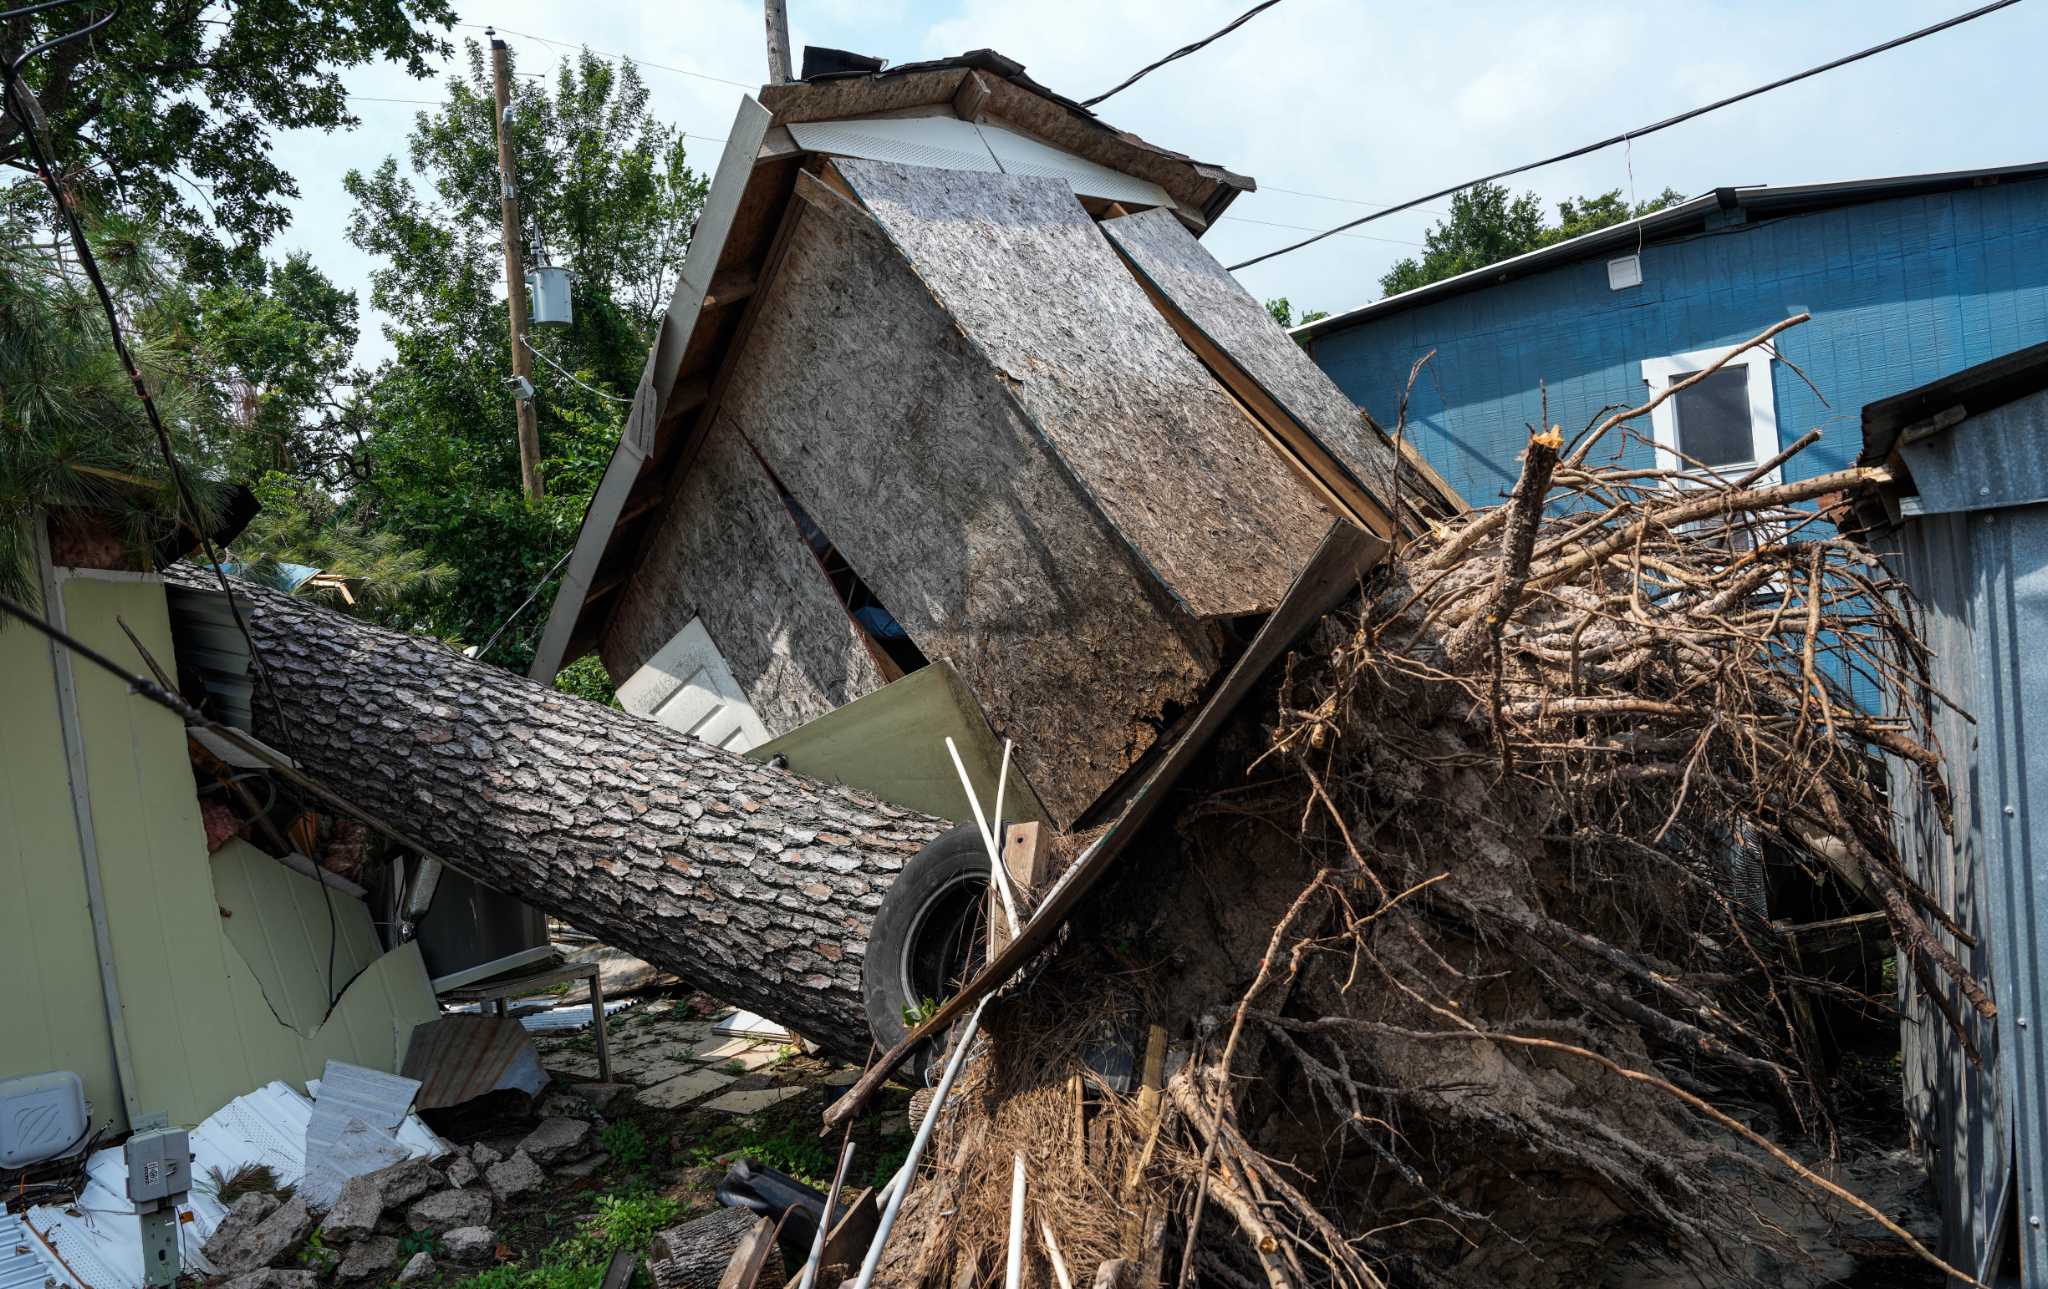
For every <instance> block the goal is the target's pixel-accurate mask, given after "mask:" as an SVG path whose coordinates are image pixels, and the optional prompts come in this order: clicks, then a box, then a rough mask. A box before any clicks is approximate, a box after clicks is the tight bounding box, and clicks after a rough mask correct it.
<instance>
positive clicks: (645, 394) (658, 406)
mask: <svg viewBox="0 0 2048 1289" xmlns="http://www.w3.org/2000/svg"><path fill="white" fill-rule="evenodd" d="M773 122H774V117H773V116H772V115H771V114H770V113H769V111H768V109H767V108H765V107H762V106H761V104H760V103H758V102H756V101H755V100H754V98H753V97H752V96H751V95H749V96H747V97H744V98H742V99H741V100H740V106H739V111H738V112H737V113H735V114H734V116H733V122H732V129H731V130H730V131H729V132H728V133H727V136H726V145H725V152H724V154H723V155H721V156H720V157H719V159H718V171H717V173H716V174H715V175H713V176H712V180H711V191H710V192H709V193H708V194H706V196H705V198H704V208H703V210H702V211H700V212H699V213H698V216H697V229H696V232H695V233H694V234H693V235H692V236H691V238H690V246H689V249H688V250H687V251H685V252H684V254H683V271H682V273H681V275H680V276H679V277H678V278H677V279H676V289H675V293H674V294H673V295H672V296H671V297H670V298H669V303H668V312H667V314H665V315H664V316H663V318H662V320H661V325H660V327H659V329H658V330H657V331H656V333H655V340H654V346H653V348H652V350H651V351H650V352H649V353H648V355H647V365H646V367H645V368H644V369H642V371H641V373H640V387H639V389H637V390H636V391H635V392H634V395H633V406H632V408H631V409H630V410H629V411H628V412H627V415H626V424H625V428H624V429H623V430H622V431H621V433H620V435H619V445H618V447H617V448H615V449H613V451H612V459H611V463H610V464H609V465H607V466H606V467H605V472H604V479H603V481H602V482H600V483H599V484H598V486H597V492H596V493H595V494H593V495H592V496H591V499H590V506H589V508H588V509H586V510H585V511H584V512H583V526H582V528H581V529H580V530H579V531H578V532H577V534H576V548H575V551H574V552H573V553H572V554H571V555H570V556H569V567H568V568H567V570H565V571H564V572H563V574H562V584H561V587H560V589H559V590H557V591H556V592H555V602H554V605H553V607H552V608H551V609H550V610H549V612H548V622H547V627H546V628H545V629H544V630H543V631H542V633H541V640H540V647H539V648H538V649H537V650H536V651H535V652H534V655H533V665H532V666H531V667H529V668H528V669H527V672H526V674H527V676H528V677H530V678H531V679H534V680H538V681H541V682H543V683H548V682H551V681H553V680H554V678H555V673H556V672H558V671H560V670H561V667H562V658H563V655H564V654H565V653H567V652H568V649H569V640H570V637H571V636H572V635H573V634H574V632H575V630H576V621H577V619H578V618H579V617H580V616H581V615H582V612H583V601H584V597H585V596H586V595H588V594H589V592H590V585H591V579H592V578H593V577H594V576H596V573H597V567H598V564H599V562H600V561H601V560H602V559H603V557H604V552H605V547H606V546H608V545H609V544H610V543H611V537H612V531H613V529H614V528H615V527H616V526H617V525H618V522H619V512H620V511H622V510H623V509H624V508H625V505H626V496H627V494H628V493H630V492H631V491H632V490H633V483H634V481H635V480H636V479H638V478H639V475H640V464H641V462H642V461H644V460H645V459H646V457H647V453H648V452H649V451H650V450H651V449H652V448H653V446H654V430H655V427H656V426H657V425H659V424H660V423H661V412H662V407H663V405H664V404H665V403H667V401H668V397H669V393H670V391H671V390H672V389H673V388H674V386H675V380H676V371H677V369H678V368H679V367H680V366H681V365H682V361H683V352H684V351H685V350H686V349H688V348H689V344H690V335H691V333H692V332H694V331H695V330H696V329H697V319H698V316H699V315H700V314H701V313H702V312H703V310H704V296H705V294H706V293H707V292H708V291H709V290H710V288H711V276H712V274H713V273H714V272H716V271H717V268H718V260H719V257H720V255H721V254H722V253H723V252H724V250H725V240H726V238H727V237H728V236H729V235H730V234H731V232H732V225H733V220H734V218H735V217H736V216H737V215H738V214H739V208H740V199H741V198H742V197H743V196H744V195H745V193H746V190H747V180H748V178H749V177H751V176H752V174H753V172H754V163H755V160H756V157H757V155H758V153H759V152H760V150H761V144H762V142H763V141H764V140H765V139H766V138H767V135H768V128H769V126H770V125H771V124H773Z"/></svg>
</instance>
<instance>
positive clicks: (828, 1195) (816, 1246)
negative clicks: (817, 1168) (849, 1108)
mask: <svg viewBox="0 0 2048 1289" xmlns="http://www.w3.org/2000/svg"><path fill="white" fill-rule="evenodd" d="M852 1162H853V1141H852V1139H851V1138H849V1139H848V1140H847V1142H846V1145H844V1146H843V1147H841V1148H840V1151H839V1168H838V1171H836V1172H834V1173H833V1174H832V1189H831V1190H829V1191H827V1192H825V1211H824V1212H822V1213H820V1214H819V1215H818V1233H817V1234H816V1235H815V1236H812V1237H811V1256H810V1257H809V1258H808V1259H806V1260H805V1262H804V1278H803V1280H802V1281H801V1282H800V1283H799V1284H798V1285H797V1289H812V1286H813V1285H815V1284H817V1282H818V1261H819V1259H821V1258H823V1257H824V1256H825V1234H826V1232H827V1231H829V1230H831V1228H832V1210H833V1209H834V1208H836V1207H838V1204H839V1192H840V1190H841V1188H843V1187H844V1186H845V1185H846V1166H847V1165H848V1164H851V1163H852Z"/></svg>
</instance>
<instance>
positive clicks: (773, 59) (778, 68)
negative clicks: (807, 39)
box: [761, 0, 792, 85]
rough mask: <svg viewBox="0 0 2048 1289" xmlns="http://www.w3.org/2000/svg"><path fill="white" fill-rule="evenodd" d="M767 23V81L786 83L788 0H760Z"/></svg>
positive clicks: (787, 76) (787, 63) (787, 81)
mask: <svg viewBox="0 0 2048 1289" xmlns="http://www.w3.org/2000/svg"><path fill="white" fill-rule="evenodd" d="M761 7H762V10H763V17H765V18H766V19H767V24H768V83H769V84H770V85H787V84H788V83H789V82H790V80H791V79H792V78H791V76H790V74H789V0H762V6H761Z"/></svg>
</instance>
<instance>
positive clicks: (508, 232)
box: [484, 27, 543, 501]
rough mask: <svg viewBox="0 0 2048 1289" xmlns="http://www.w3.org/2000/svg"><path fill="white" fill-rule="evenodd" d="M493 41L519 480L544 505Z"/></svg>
mask: <svg viewBox="0 0 2048 1289" xmlns="http://www.w3.org/2000/svg"><path fill="white" fill-rule="evenodd" d="M484 34H485V35H486V36H489V37H490V38H491V81H492V85H493V88H494V89H495V90H496V91H497V95H496V96H497V101H498V111H497V119H498V220H499V224H500V226H501V230H502V232H503V235H504V240H505V307H506V310H507V312H509V313H510V314H511V315H512V375H513V378H514V383H515V385H516V386H517V389H516V390H515V391H514V394H515V397H516V402H517V405H518V408H519V481H520V483H521V485H522V486H523V487H524V488H525V489H526V499H527V500H528V501H538V500H539V499H540V497H541V494H542V491H543V489H542V487H541V481H540V425H539V423H538V422H537V421H536V420H535V419H534V411H533V355H532V353H531V352H529V351H528V350H527V348H526V266H525V263H524V262H523V260H522V258H521V256H520V253H519V185H518V183H517V181H516V180H515V179H514V175H515V174H516V173H517V172H516V171H514V169H513V167H512V133H511V131H510V130H508V129H507V128H506V124H505V113H506V110H507V109H508V108H510V107H511V105H512V74H511V72H510V71H509V70H508V69H507V67H506V65H505V64H506V59H507V58H508V57H509V54H508V53H507V51H506V49H505V42H504V41H502V40H500V39H498V35H497V33H496V32H494V31H492V30H491V29H490V28H488V27H486V28H484Z"/></svg>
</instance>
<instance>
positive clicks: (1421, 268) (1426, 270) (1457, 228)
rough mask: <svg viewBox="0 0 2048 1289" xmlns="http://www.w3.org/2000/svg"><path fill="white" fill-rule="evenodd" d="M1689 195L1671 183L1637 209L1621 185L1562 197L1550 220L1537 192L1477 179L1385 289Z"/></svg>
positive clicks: (1411, 285)
mask: <svg viewBox="0 0 2048 1289" xmlns="http://www.w3.org/2000/svg"><path fill="white" fill-rule="evenodd" d="M1683 200H1685V199H1684V198H1683V197H1682V196H1680V195H1679V194H1678V193H1676V192H1673V191H1672V190H1671V189H1669V188H1666V189H1665V190H1664V191H1663V192H1662V193H1661V194H1659V195H1658V196H1656V197H1653V198H1651V199H1650V200H1648V201H1645V202H1639V203H1637V204H1636V205H1635V207H1634V208H1633V209H1631V208H1630V206H1629V204H1628V203H1627V202H1626V201H1623V200H1622V196H1621V190H1620V189H1619V188H1616V189H1614V190H1613V191H1611V192H1605V193H1601V194H1599V195H1598V196H1594V197H1576V198H1572V199H1570V200H1567V201H1561V202H1559V203H1558V206H1557V210H1558V222H1557V223H1556V224H1551V223H1548V222H1547V221H1546V220H1545V218H1544V215H1543V204H1542V203H1541V202H1539V201H1538V200H1537V199H1536V194H1535V193H1533V192H1525V193H1523V194H1522V195H1521V196H1519V197H1516V196H1513V195H1512V194H1510V193H1509V192H1508V190H1507V188H1505V187H1504V186H1502V185H1500V184H1492V183H1482V184H1474V185H1473V186H1472V187H1470V188H1467V189H1465V190H1464V191H1463V192H1460V193H1458V194H1456V195H1455V196H1453V197H1452V198H1451V214H1450V218H1448V219H1446V220H1444V221H1442V222H1439V223H1438V224H1436V225H1435V226H1433V227H1432V228H1431V229H1430V230H1429V231H1428V232H1426V233H1424V234H1423V237H1422V241H1423V251H1422V256H1421V258H1419V259H1418V258H1416V257H1414V256H1409V257H1407V258H1404V259H1401V260H1397V261H1395V263H1394V266H1393V267H1392V268H1390V269H1388V270H1387V272H1386V273H1385V274H1384V275H1382V276H1381V278H1380V292H1381V294H1383V295H1399V294H1400V293H1401V292H1403V291H1413V290H1414V289H1415V288H1417V287H1420V286H1427V285H1429V284H1430V283H1431V282H1437V281H1441V280H1442V279H1444V278H1447V277H1455V276H1457V275H1458V274H1460V273H1469V272H1471V271H1472V270H1473V269H1480V268H1485V267H1486V266H1487V265H1489V264H1498V263H1499V262H1500V261H1502V260H1504V259H1508V258H1510V257H1512V256H1516V255H1521V254H1523V253H1525V252H1527V251H1533V250H1536V249H1538V248H1539V247H1544V246H1549V245H1551V244H1552V243H1554V242H1561V241H1563V240H1565V239H1566V238H1568V237H1577V236H1579V235H1580V234H1582V233H1590V232H1592V231H1594V230H1595V229H1600V228H1606V227H1608V226H1609V225H1611V224H1619V223H1621V222H1622V221H1623V220H1627V219H1632V218H1634V217H1635V216H1638V215H1647V214H1649V213H1650V212H1652V211H1656V210H1662V209H1663V208H1664V207H1666V206H1669V205H1672V204H1673V203H1675V202H1680V201H1683Z"/></svg>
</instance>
